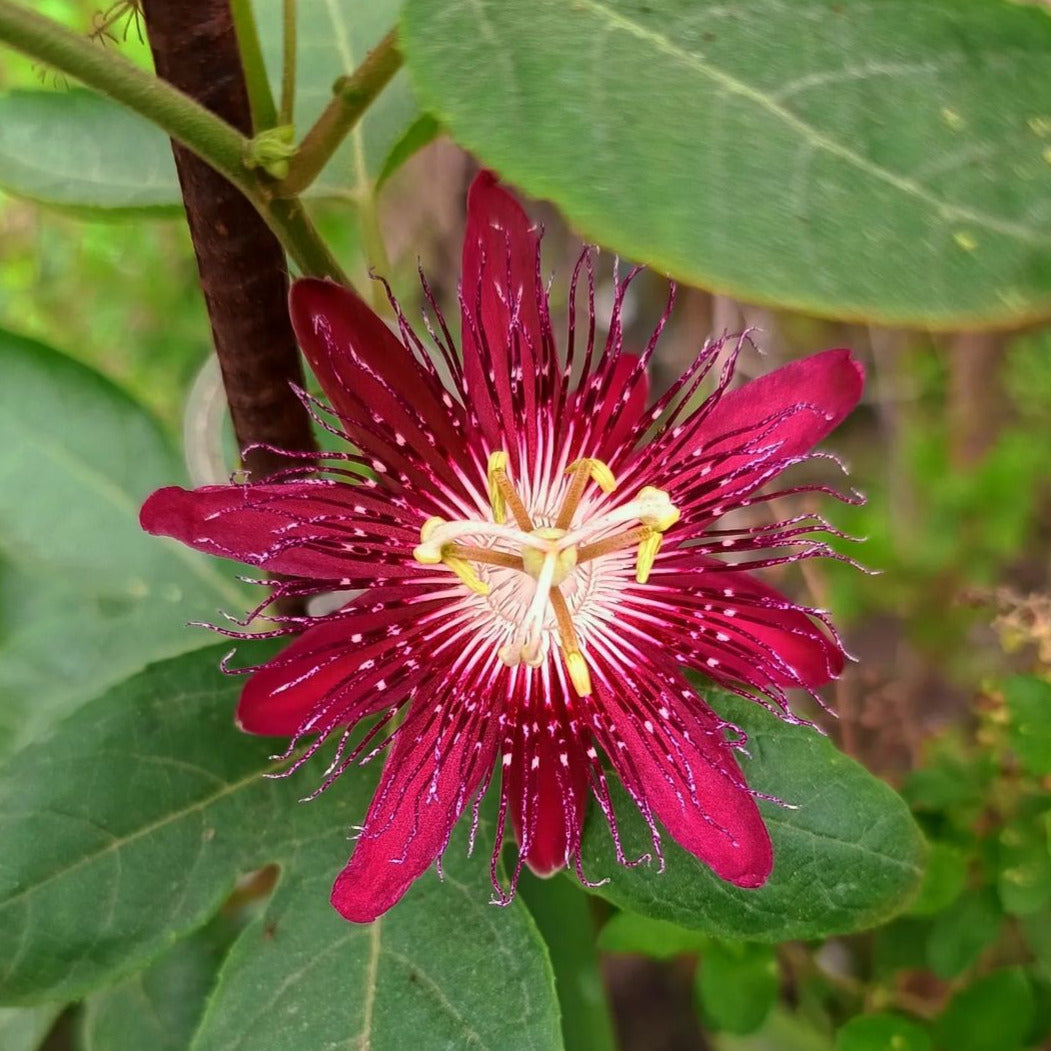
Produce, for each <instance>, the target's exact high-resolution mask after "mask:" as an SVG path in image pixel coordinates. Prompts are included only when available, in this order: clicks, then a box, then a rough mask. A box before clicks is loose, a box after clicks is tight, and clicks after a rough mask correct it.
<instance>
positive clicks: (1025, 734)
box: [1004, 675, 1051, 777]
mask: <svg viewBox="0 0 1051 1051" xmlns="http://www.w3.org/2000/svg"><path fill="white" fill-rule="evenodd" d="M1004 699H1005V700H1006V701H1007V710H1008V712H1009V713H1010V716H1011V722H1010V725H1009V728H1008V740H1009V741H1010V742H1011V747H1012V748H1013V749H1014V752H1015V754H1016V755H1017V756H1018V759H1019V761H1020V762H1021V764H1022V766H1024V767H1025V769H1026V770H1027V771H1028V772H1029V773H1031V774H1034V775H1035V776H1036V777H1043V776H1045V775H1046V774H1051V682H1047V681H1045V680H1044V679H1038V678H1037V677H1036V676H1035V675H1016V676H1014V677H1013V678H1010V679H1008V680H1007V682H1005V683H1004Z"/></svg>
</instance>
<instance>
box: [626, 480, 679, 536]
mask: <svg viewBox="0 0 1051 1051" xmlns="http://www.w3.org/2000/svg"><path fill="white" fill-rule="evenodd" d="M636 503H637V504H638V506H639V508H640V510H639V521H640V522H641V523H642V524H643V525H648V526H650V527H651V528H652V529H656V530H657V531H658V532H660V533H663V532H665V531H666V530H668V529H671V527H672V526H673V525H675V523H676V522H678V520H679V517H680V512H679V509H678V508H677V507H676V506H675V504H673V503H672V502H671V497H670V496H668V494H667V493H666V492H665V491H664V490H663V489H654V487H653V486H652V485H646V486H643V487H642V488H641V489H640V490H639V495H638V497H637V500H636Z"/></svg>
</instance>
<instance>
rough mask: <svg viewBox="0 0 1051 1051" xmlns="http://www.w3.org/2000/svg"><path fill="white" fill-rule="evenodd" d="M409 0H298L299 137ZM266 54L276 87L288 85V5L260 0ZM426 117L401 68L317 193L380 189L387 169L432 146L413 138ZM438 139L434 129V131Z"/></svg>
mask: <svg viewBox="0 0 1051 1051" xmlns="http://www.w3.org/2000/svg"><path fill="white" fill-rule="evenodd" d="M401 5H402V0H350V2H348V0H338V2H337V0H298V3H297V4H296V18H297V24H296V105H295V129H296V139H297V140H302V138H303V136H304V135H305V134H306V132H307V131H308V129H309V128H310V126H311V125H312V124H313V123H314V121H315V120H316V119H317V118H318V116H319V115H320V114H321V112H322V110H323V109H324V108H325V106H326V105H327V104H328V102H329V100H330V99H331V98H332V85H333V83H334V81H335V80H336V78H337V77H340V76H342V75H343V74H345V73H350V72H352V71H353V70H354V69H355V67H357V66H358V65H359V64H360V63H361V61H362V59H363V58H364V57H365V55H366V54H367V53H368V51H369V49H370V48H372V47H374V46H375V45H376V44H378V43H379V41H380V40H381V39H382V37H383V36H384V35H385V34H386V33H387V31H388V30H390V28H391V27H392V26H393V25H394V23H395V22H396V21H397V18H398V13H399V11H400V9H401ZM254 6H255V8H256V17H257V19H258V26H259V39H260V44H261V45H262V49H263V58H264V59H265V61H266V66H267V70H268V71H269V73H270V80H271V84H272V86H273V90H274V91H275V93H279V92H280V85H281V49H282V32H281V5H280V4H275V3H260V2H259V0H256V3H255V5H254ZM419 116H420V110H419V106H418V105H417V104H416V99H415V97H414V96H413V92H412V88H411V87H410V85H409V78H408V75H407V74H406V73H405V72H404V70H403V71H401V72H399V73H397V74H396V75H395V76H394V78H393V79H392V80H391V82H390V83H389V84H388V85H387V86H386V88H384V89H383V93H382V94H381V95H380V96H379V97H378V98H377V99H376V101H375V102H374V103H372V105H371V106H369V108H368V110H367V112H366V113H365V115H364V117H363V118H362V119H361V121H360V122H359V123H358V125H357V126H356V127H355V129H354V130H353V131H352V132H351V133H350V135H349V136H348V137H347V139H346V141H345V142H344V143H343V144H342V145H341V146H340V148H339V149H338V150H337V151H336V152H335V154H334V155H333V157H332V159H331V160H330V161H329V163H328V164H327V165H326V166H325V168H324V170H323V171H322V172H321V174H320V175H319V176H318V179H317V180H316V182H314V183H313V185H312V186H311V187H310V190H309V191H308V194H309V195H314V196H329V197H350V198H351V199H352V200H355V201H356V202H357V203H359V204H360V203H362V202H363V201H365V200H367V199H368V198H370V197H371V196H372V194H373V193H374V191H375V184H376V182H377V180H378V179H379V178H380V174H381V173H384V177H386V176H387V175H390V174H391V172H392V171H393V169H394V167H395V166H397V165H398V164H400V163H402V162H404V161H405V160H407V159H408V158H409V156H411V154H412V153H413V152H415V149H418V148H419V147H421V146H423V145H425V144H426V143H427V142H428V141H429V138H427V137H422V136H418V135H417V136H416V137H415V138H412V137H407V136H408V135H409V132H410V131H411V130H412V129H413V127H414V125H415V124H416V122H417V120H418V119H419ZM430 137H431V138H433V132H432V133H431V135H430Z"/></svg>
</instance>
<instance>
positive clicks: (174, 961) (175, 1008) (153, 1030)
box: [81, 918, 235, 1051]
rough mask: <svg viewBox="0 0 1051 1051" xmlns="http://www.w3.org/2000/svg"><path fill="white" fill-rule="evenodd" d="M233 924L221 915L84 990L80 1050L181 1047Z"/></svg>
mask: <svg viewBox="0 0 1051 1051" xmlns="http://www.w3.org/2000/svg"><path fill="white" fill-rule="evenodd" d="M234 933H235V928H234V927H233V924H232V923H230V922H229V921H228V920H225V919H224V918H220V919H219V920H217V921H215V922H213V923H212V924H210V925H209V926H208V927H206V928H204V929H203V930H200V931H196V932H195V933H193V934H191V935H190V936H189V937H188V938H184V939H183V940H182V941H180V942H178V943H177V944H176V945H175V946H174V947H173V948H172V949H171V950H170V951H168V952H166V953H165V954H164V955H163V956H162V957H160V959H158V960H157V961H156V962H155V963H153V964H151V965H150V966H149V967H147V968H145V969H144V970H141V971H138V972H137V973H136V974H133V975H132V976H131V977H130V978H125V979H124V981H122V982H118V983H117V985H114V986H112V987H110V988H109V989H103V990H102V991H101V992H98V993H95V994H93V995H92V996H89V997H88V999H87V1001H86V1002H85V1004H84V1011H83V1014H82V1016H81V1019H82V1028H81V1038H82V1042H83V1051H143V1049H145V1048H149V1049H150V1051H186V1048H188V1047H189V1046H190V1041H191V1040H192V1038H193V1034H194V1031H195V1030H196V1028H197V1024H198V1022H199V1021H200V1019H201V1015H202V1014H203V1012H204V1005H205V1001H206V1000H207V998H208V994H209V993H210V992H211V989H212V986H213V985H214V984H215V978H216V973H217V972H218V970H219V965H220V964H221V963H222V959H223V954H224V952H225V951H226V949H227V948H228V947H229V943H230V941H231V939H232V938H233V935H234Z"/></svg>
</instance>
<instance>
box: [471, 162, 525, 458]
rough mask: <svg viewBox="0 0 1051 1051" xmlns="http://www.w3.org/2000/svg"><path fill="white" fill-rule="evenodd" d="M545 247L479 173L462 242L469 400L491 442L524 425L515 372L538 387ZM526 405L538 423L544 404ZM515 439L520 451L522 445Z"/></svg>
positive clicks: (510, 200)
mask: <svg viewBox="0 0 1051 1051" xmlns="http://www.w3.org/2000/svg"><path fill="white" fill-rule="evenodd" d="M538 250H539V238H538V235H537V232H536V230H535V229H534V227H533V224H532V223H531V222H530V220H529V217H528V216H527V215H526V213H525V212H524V211H523V210H522V206H521V205H520V204H519V203H518V202H517V201H516V200H515V199H514V197H512V196H511V195H510V194H509V193H508V192H507V191H506V190H504V189H503V188H502V187H501V186H499V185H498V184H497V180H496V176H495V175H494V174H493V173H492V172H489V171H482V172H480V173H479V174H478V175H477V176H476V177H475V180H474V182H473V183H472V184H471V189H470V191H469V192H468V195H467V229H466V231H465V233H464V241H463V273H462V277H461V289H460V295H461V304H462V307H463V363H464V382H465V385H466V388H467V390H466V395H467V403H468V405H470V406H471V407H472V408H473V409H474V411H475V412H476V413H477V414H478V417H479V421H480V423H481V426H482V430H483V433H484V434H485V435H486V438H487V440H488V441H489V442H490V443H491V444H494V445H497V446H498V445H499V443H500V442H502V441H506V436H507V435H508V434H513V433H514V428H515V425H516V424H517V423H519V422H522V420H521V418H520V417H521V414H517V413H516V412H515V404H514V398H513V395H512V391H511V376H512V374H513V373H514V372H515V371H517V370H518V369H519V368H520V370H521V375H523V376H524V377H526V378H527V382H525V383H524V384H523V387H522V390H523V397H525V398H526V399H529V398H530V397H531V395H532V394H533V391H534V388H533V377H534V375H535V372H536V367H537V360H538V358H539V356H540V354H541V348H542V346H543V329H542V326H541V320H540V310H539V306H538V304H539V303H540V301H541V300H542V298H543V295H542V289H541V288H540V283H539V274H538V269H537V260H538V255H537V253H538ZM523 408H524V413H525V422H526V423H527V425H530V424H531V425H534V426H535V420H536V415H537V412H538V406H537V405H535V404H532V405H530V404H526V405H524V406H523ZM508 444H510V445H511V446H512V447H511V449H509V450H508V451H509V452H510V453H511V455H512V457H514V456H516V455H517V443H516V442H510V443H508Z"/></svg>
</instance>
